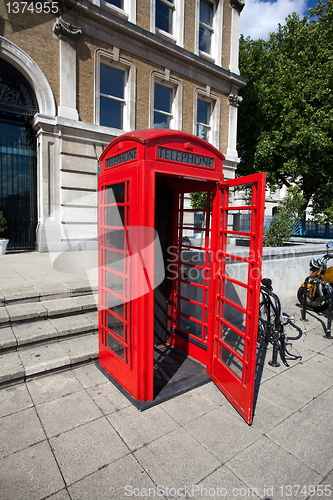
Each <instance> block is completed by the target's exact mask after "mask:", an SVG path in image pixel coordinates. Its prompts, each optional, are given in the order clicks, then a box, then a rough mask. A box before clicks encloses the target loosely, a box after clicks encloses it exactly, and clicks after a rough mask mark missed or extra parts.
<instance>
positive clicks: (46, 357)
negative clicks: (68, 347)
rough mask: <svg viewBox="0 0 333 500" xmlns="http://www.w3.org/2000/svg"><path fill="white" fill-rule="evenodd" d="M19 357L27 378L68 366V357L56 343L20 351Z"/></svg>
mask: <svg viewBox="0 0 333 500" xmlns="http://www.w3.org/2000/svg"><path fill="white" fill-rule="evenodd" d="M19 357H20V359H21V361H22V364H23V366H24V371H25V375H26V376H27V377H28V376H30V375H34V374H36V373H43V372H47V371H50V370H54V369H55V368H60V367H62V366H69V364H70V358H69V356H68V355H67V354H66V353H65V351H64V350H63V349H62V347H61V346H60V344H59V343H58V342H53V343H49V344H47V345H35V346H33V347H28V348H24V349H21V350H20V351H19Z"/></svg>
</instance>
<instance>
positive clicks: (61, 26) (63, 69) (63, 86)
mask: <svg viewBox="0 0 333 500" xmlns="http://www.w3.org/2000/svg"><path fill="white" fill-rule="evenodd" d="M53 32H54V33H55V34H56V35H57V37H58V38H59V52H60V104H59V106H58V116H61V117H63V118H70V119H71V120H78V119H79V114H78V112H77V109H76V42H77V40H78V39H79V38H80V36H81V34H82V29H81V28H80V27H78V26H73V25H72V24H70V23H66V22H65V21H63V20H62V19H61V18H58V19H57V20H56V22H55V24H54V26H53Z"/></svg>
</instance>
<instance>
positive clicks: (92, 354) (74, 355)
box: [59, 333, 98, 365]
mask: <svg viewBox="0 0 333 500" xmlns="http://www.w3.org/2000/svg"><path fill="white" fill-rule="evenodd" d="M59 344H60V346H61V347H62V349H63V350H64V351H65V352H66V354H67V355H68V357H69V359H70V361H71V364H72V365H75V364H77V363H81V362H83V361H88V360H90V359H97V358H98V335H97V334H93V333H92V334H88V335H82V336H78V337H75V338H73V339H68V340H61V341H60V342H59Z"/></svg>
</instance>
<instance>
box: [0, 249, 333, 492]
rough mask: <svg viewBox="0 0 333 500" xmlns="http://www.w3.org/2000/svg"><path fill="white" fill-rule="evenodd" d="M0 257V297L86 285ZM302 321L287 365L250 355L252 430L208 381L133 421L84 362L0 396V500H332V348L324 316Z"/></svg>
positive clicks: (34, 263)
mask: <svg viewBox="0 0 333 500" xmlns="http://www.w3.org/2000/svg"><path fill="white" fill-rule="evenodd" d="M3 257H5V259H4V260H3ZM3 257H1V258H0V270H1V272H2V271H3V270H5V269H6V268H7V271H8V272H7V273H5V274H6V275H7V278H6V277H4V275H3V274H1V278H0V280H1V283H0V288H1V290H2V296H3V298H4V300H5V298H6V297H7V299H8V297H9V296H10V293H12V297H13V296H14V295H13V294H15V293H16V296H17V294H19V291H18V290H19V289H20V288H21V290H22V289H23V288H24V289H25V290H26V291H27V293H31V294H35V295H34V296H36V293H37V294H39V295H38V296H39V298H40V297H41V293H44V292H45V288H44V285H47V283H48V280H49V279H51V281H52V284H53V285H54V292H57V293H58V292H60V289H61V288H62V287H64V288H65V290H66V291H68V290H71V289H73V286H72V284H73V283H76V284H77V285H78V284H80V285H82V287H84V286H86V287H89V286H90V282H89V280H87V278H86V277H84V276H83V274H82V273H80V272H75V273H68V275H67V276H66V275H64V273H59V272H57V271H55V270H54V269H53V268H52V266H50V264H49V263H47V259H46V257H48V256H47V255H46V254H35V253H34V254H23V255H22V256H21V257H22V259H23V263H19V259H17V258H15V257H17V256H14V255H6V256H3ZM44 259H45V260H44ZM24 261H25V263H24ZM4 262H5V263H4ZM7 266H9V267H7ZM33 268H35V271H34V272H35V275H34V274H33V272H32V270H33ZM36 269H37V271H38V272H37V273H36ZM29 270H31V273H30V271H29ZM72 270H73V269H72ZM28 271H29V272H28ZM76 271H78V269H77V268H76ZM15 274H16V275H17V277H16V278H14V276H15ZM9 275H10V277H9ZM44 275H45V279H43V276H44ZM70 275H71V276H70ZM15 280H16V281H15ZM4 283H5V284H6V286H7V285H8V284H10V283H11V287H9V288H6V287H4V286H3V284H4ZM18 283H19V286H16V284H18ZM21 293H22V292H21ZM31 296H32V295H31ZM284 310H285V311H286V312H288V313H295V315H296V322H297V324H298V325H299V326H301V327H302V328H303V327H304V325H303V323H302V321H301V320H300V309H299V308H298V307H297V306H296V305H294V304H290V307H288V309H287V310H286V309H284ZM308 319H309V321H308V323H307V324H306V328H307V330H308V334H307V336H306V337H303V339H300V340H298V341H295V342H294V344H293V348H292V352H294V353H298V354H300V355H302V360H295V361H290V367H289V368H287V367H285V366H283V365H282V366H280V367H279V368H273V367H270V366H269V365H268V360H269V359H270V356H271V352H270V351H269V350H265V349H263V348H262V347H260V346H259V347H258V364H257V374H256V393H255V412H254V420H253V424H252V426H248V425H247V424H246V423H245V422H244V421H243V420H242V418H241V417H240V416H239V414H238V413H237V412H236V411H235V410H234V408H233V407H232V406H231V405H230V403H229V402H228V401H227V399H226V398H225V397H224V396H223V395H222V393H221V392H220V391H219V390H218V389H217V388H216V386H215V385H214V384H213V382H210V383H208V384H206V385H204V386H201V387H199V388H197V389H194V390H192V391H190V392H187V393H185V394H182V395H181V396H178V397H176V398H174V399H172V400H169V401H166V402H164V403H162V404H160V405H158V406H155V407H153V408H150V409H148V410H145V411H144V412H140V411H139V410H137V409H136V408H135V407H134V406H132V405H131V404H130V403H129V401H128V400H127V399H126V398H125V397H124V396H123V394H121V393H120V392H119V390H118V389H117V388H116V387H115V386H114V385H113V384H112V383H111V382H109V381H108V379H106V377H105V376H104V375H103V374H102V373H101V372H100V371H99V370H98V368H97V367H96V365H95V364H94V363H89V364H86V365H83V366H79V367H73V368H72V369H66V370H64V371H59V372H55V373H50V374H48V375H44V376H42V377H41V376H39V377H38V378H32V377H30V378H27V379H26V380H25V381H24V382H21V383H17V384H15V385H12V386H9V387H4V388H2V389H0V410H1V412H0V435H1V440H0V443H1V444H0V471H1V472H0V478H1V479H0V485H1V492H0V498H1V500H21V499H22V500H23V499H24V500H41V499H44V498H50V499H52V500H69V499H71V500H85V499H89V500H109V499H110V500H122V499H126V498H166V499H170V498H172V499H178V498H195V499H201V498H216V499H217V498H226V499H230V500H233V499H241V498H245V499H248V498H254V499H258V498H260V499H273V500H279V499H288V498H296V499H307V498H319V497H321V498H332V497H333V472H332V470H333V446H332V431H333V419H332V418H331V414H330V410H331V408H332V403H333V341H332V339H327V338H324V337H323V335H324V326H325V319H326V318H325V316H323V315H320V316H318V315H315V314H312V313H309V314H308Z"/></svg>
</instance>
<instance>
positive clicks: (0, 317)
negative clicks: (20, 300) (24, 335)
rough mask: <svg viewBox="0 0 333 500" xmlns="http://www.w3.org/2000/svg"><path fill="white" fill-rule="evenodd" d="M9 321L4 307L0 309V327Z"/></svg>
mask: <svg viewBox="0 0 333 500" xmlns="http://www.w3.org/2000/svg"><path fill="white" fill-rule="evenodd" d="M8 321H9V314H8V312H7V309H6V308H5V307H0V325H1V324H5V323H8Z"/></svg>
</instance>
